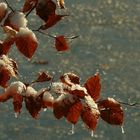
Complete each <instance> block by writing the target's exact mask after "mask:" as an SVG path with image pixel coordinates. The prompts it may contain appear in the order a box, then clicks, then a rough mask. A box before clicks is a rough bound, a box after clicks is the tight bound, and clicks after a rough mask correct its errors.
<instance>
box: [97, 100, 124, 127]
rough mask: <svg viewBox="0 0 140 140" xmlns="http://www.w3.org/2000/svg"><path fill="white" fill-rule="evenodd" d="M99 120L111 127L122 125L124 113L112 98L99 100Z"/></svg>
mask: <svg viewBox="0 0 140 140" xmlns="http://www.w3.org/2000/svg"><path fill="white" fill-rule="evenodd" d="M98 107H99V110H100V113H101V118H102V119H103V120H104V121H106V122H107V123H109V124H112V125H122V124H123V120H124V113H123V110H122V107H121V105H120V104H119V103H118V102H117V101H116V100H114V99H113V98H108V99H106V100H101V101H99V102H98Z"/></svg>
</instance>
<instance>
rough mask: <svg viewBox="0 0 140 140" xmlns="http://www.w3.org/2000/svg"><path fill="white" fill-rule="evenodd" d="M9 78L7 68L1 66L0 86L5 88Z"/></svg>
mask: <svg viewBox="0 0 140 140" xmlns="http://www.w3.org/2000/svg"><path fill="white" fill-rule="evenodd" d="M9 80H10V73H9V70H8V69H6V68H3V69H1V70H0V86H2V87H3V88H6V87H7V86H8V81H9Z"/></svg>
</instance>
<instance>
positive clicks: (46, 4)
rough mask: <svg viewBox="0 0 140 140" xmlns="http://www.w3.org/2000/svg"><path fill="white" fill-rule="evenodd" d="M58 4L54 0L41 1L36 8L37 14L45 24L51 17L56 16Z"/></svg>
mask: <svg viewBox="0 0 140 140" xmlns="http://www.w3.org/2000/svg"><path fill="white" fill-rule="evenodd" d="M55 10H56V4H55V3H54V2H53V1H52V0H44V1H39V2H38V4H37V6H36V14H37V15H38V16H39V17H40V18H41V19H42V20H44V21H45V22H47V21H48V19H49V16H51V15H55Z"/></svg>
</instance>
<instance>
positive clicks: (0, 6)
mask: <svg viewBox="0 0 140 140" xmlns="http://www.w3.org/2000/svg"><path fill="white" fill-rule="evenodd" d="M6 10H7V4H6V3H5V2H1V3H0V15H1V14H2V13H3V12H5V11H6Z"/></svg>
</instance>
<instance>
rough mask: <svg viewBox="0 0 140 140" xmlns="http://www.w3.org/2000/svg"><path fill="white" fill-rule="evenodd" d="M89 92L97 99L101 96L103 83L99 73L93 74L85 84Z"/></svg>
mask: <svg viewBox="0 0 140 140" xmlns="http://www.w3.org/2000/svg"><path fill="white" fill-rule="evenodd" d="M84 87H85V88H86V89H87V92H88V94H89V95H90V96H91V97H92V98H93V99H94V101H96V100H97V99H99V97H100V91H101V83H100V76H99V74H98V73H97V74H95V75H94V76H91V77H90V78H89V79H88V80H87V81H86V82H85V84H84Z"/></svg>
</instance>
